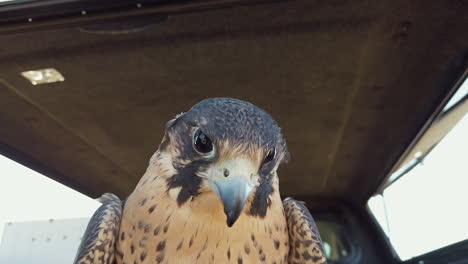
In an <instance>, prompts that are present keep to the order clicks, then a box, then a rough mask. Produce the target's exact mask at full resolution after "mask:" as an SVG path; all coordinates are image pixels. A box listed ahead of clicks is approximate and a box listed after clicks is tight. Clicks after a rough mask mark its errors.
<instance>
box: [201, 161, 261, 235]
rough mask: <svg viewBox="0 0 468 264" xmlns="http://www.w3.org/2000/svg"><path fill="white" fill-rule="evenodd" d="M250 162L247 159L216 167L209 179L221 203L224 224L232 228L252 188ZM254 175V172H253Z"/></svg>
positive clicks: (252, 170)
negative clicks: (224, 216)
mask: <svg viewBox="0 0 468 264" xmlns="http://www.w3.org/2000/svg"><path fill="white" fill-rule="evenodd" d="M252 165H253V164H252V162H251V161H250V160H247V159H234V160H230V161H226V162H223V163H222V164H221V166H216V168H215V169H214V171H213V172H215V174H216V175H213V173H210V174H211V177H209V179H210V181H211V182H212V183H213V189H214V191H215V193H216V194H217V195H218V197H219V198H220V200H221V202H222V203H223V207H224V213H225V214H226V218H227V221H226V224H227V226H228V227H232V226H233V225H234V223H235V222H236V221H237V219H238V218H239V216H240V215H241V213H242V210H243V209H244V207H245V204H246V202H247V200H248V198H249V196H250V193H251V192H252V190H253V188H254V186H255V185H254V184H253V183H252V182H251V181H252V179H251V177H250V175H252V174H253V172H254V166H252ZM255 174H256V172H255Z"/></svg>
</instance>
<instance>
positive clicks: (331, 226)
mask: <svg viewBox="0 0 468 264" xmlns="http://www.w3.org/2000/svg"><path fill="white" fill-rule="evenodd" d="M317 227H318V229H319V230H320V236H321V237H322V241H323V250H324V251H325V255H326V257H327V259H328V260H332V261H340V260H343V259H345V258H346V257H348V256H349V255H350V251H351V247H350V245H349V242H348V240H347V239H346V236H345V233H344V231H343V229H342V226H341V225H339V224H337V223H334V222H329V221H322V220H318V221H317Z"/></svg>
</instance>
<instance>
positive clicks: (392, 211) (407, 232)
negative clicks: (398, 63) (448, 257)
mask: <svg viewBox="0 0 468 264" xmlns="http://www.w3.org/2000/svg"><path fill="white" fill-rule="evenodd" d="M467 135H468V114H465V116H464V117H463V119H462V120H461V121H460V122H459V123H458V124H457V125H456V126H455V127H454V128H453V129H452V130H451V131H450V132H449V133H448V134H447V136H446V137H445V138H444V139H443V140H442V141H441V142H440V143H439V144H438V145H437V146H436V147H435V148H434V150H432V152H431V153H429V155H428V156H427V157H426V158H425V159H424V161H423V164H422V165H418V166H417V167H415V168H414V169H412V170H411V171H410V172H409V173H407V174H406V175H404V176H403V177H401V178H400V179H398V180H397V181H396V182H395V183H393V184H392V185H390V186H389V187H388V188H386V189H385V191H384V193H383V199H382V197H381V196H375V197H373V198H372V199H371V200H369V208H370V209H371V211H372V212H373V213H374V215H375V216H376V219H377V221H378V222H379V223H380V224H381V226H382V228H383V229H384V230H385V232H386V233H387V235H388V236H389V238H390V241H391V243H392V245H393V247H394V248H395V250H396V252H397V253H398V255H399V256H400V258H401V259H402V260H407V259H410V258H412V257H415V256H419V255H422V254H424V253H427V252H430V251H433V250H436V249H439V248H442V247H445V246H448V245H451V244H454V243H457V242H460V241H463V240H466V239H468V226H467V225H466V223H468V211H467V210H464V208H465V207H466V201H468V192H467V191H466V186H468V177H467V175H468V174H467V173H468V172H467V166H466V162H467V157H468V136H467ZM385 211H386V214H385Z"/></svg>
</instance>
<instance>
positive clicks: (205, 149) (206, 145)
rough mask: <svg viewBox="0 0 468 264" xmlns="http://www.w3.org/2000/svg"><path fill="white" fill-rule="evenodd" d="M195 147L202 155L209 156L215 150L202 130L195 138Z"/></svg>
mask: <svg viewBox="0 0 468 264" xmlns="http://www.w3.org/2000/svg"><path fill="white" fill-rule="evenodd" d="M193 147H194V148H195V150H196V151H197V152H198V153H200V154H208V153H210V152H211V151H212V150H213V143H211V140H210V139H209V138H208V136H207V135H205V133H203V132H202V131H201V130H200V129H199V130H197V132H195V135H194V137H193Z"/></svg>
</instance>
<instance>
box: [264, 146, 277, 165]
mask: <svg viewBox="0 0 468 264" xmlns="http://www.w3.org/2000/svg"><path fill="white" fill-rule="evenodd" d="M275 156H276V148H272V149H270V150H269V151H268V153H267V154H266V156H265V159H264V160H263V164H267V163H269V162H270V161H272V160H273V159H274V158H275Z"/></svg>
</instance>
